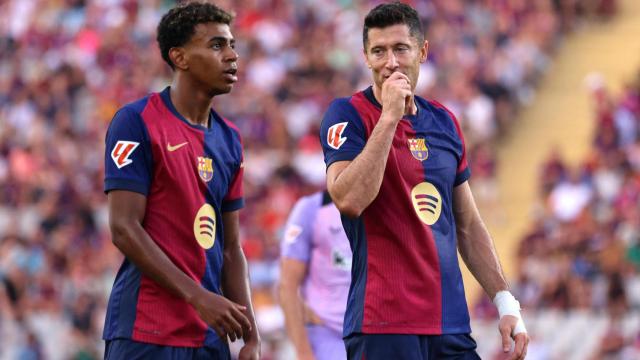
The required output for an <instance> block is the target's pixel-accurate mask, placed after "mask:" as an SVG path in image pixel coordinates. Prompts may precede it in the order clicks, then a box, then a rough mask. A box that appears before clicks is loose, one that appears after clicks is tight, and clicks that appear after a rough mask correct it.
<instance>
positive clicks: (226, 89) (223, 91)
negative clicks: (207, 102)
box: [211, 83, 233, 96]
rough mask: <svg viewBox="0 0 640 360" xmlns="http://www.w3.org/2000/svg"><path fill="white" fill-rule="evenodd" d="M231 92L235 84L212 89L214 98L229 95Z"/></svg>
mask: <svg viewBox="0 0 640 360" xmlns="http://www.w3.org/2000/svg"><path fill="white" fill-rule="evenodd" d="M231 90H233V83H227V84H221V85H218V86H216V87H214V88H213V89H211V93H212V95H213V96H216V95H222V94H228V93H230V92H231Z"/></svg>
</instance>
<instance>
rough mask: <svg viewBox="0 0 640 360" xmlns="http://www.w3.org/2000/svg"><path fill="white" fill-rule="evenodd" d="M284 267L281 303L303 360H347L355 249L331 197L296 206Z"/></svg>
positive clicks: (288, 226) (317, 196)
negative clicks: (345, 322) (344, 332)
mask: <svg viewBox="0 0 640 360" xmlns="http://www.w3.org/2000/svg"><path fill="white" fill-rule="evenodd" d="M280 264H281V265H280V266H281V267H280V269H281V271H280V284H279V285H280V286H279V288H280V303H281V305H282V309H283V310H284V315H285V320H286V327H287V333H288V335H289V338H290V339H291V341H292V342H293V345H294V347H295V348H296V353H297V356H298V359H300V360H309V359H317V360H324V359H326V360H340V359H346V356H347V354H346V352H345V347H344V342H343V341H342V324H343V320H344V310H345V307H346V305H347V295H348V292H349V283H350V281H351V274H350V270H351V248H350V247H349V240H348V239H347V237H346V235H345V233H344V230H343V228H342V223H341V221H340V213H339V212H338V209H337V208H336V207H335V205H334V204H333V202H332V201H331V197H330V196H329V193H327V192H326V191H323V192H319V193H315V194H313V195H310V196H306V197H303V198H302V199H300V200H299V201H298V202H297V203H296V205H295V206H294V208H293V210H292V211H291V214H290V215H289V219H288V220H287V223H286V225H285V232H284V239H283V241H282V245H281V262H280ZM301 296H302V297H301Z"/></svg>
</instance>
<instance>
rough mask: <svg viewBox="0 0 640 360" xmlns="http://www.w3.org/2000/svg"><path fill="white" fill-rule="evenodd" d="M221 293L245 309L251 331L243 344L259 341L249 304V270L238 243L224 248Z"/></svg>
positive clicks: (251, 307)
mask: <svg viewBox="0 0 640 360" xmlns="http://www.w3.org/2000/svg"><path fill="white" fill-rule="evenodd" d="M222 291H223V293H224V296H225V297H227V298H228V299H229V300H231V301H233V302H235V303H238V304H240V305H244V306H246V307H247V311H246V312H245V315H246V316H247V318H248V319H249V321H250V322H251V331H250V332H249V334H247V335H245V336H244V342H245V343H247V342H250V341H256V342H259V341H260V335H259V333H258V326H257V324H256V320H255V315H254V312H253V304H252V302H251V287H250V284H249V270H248V266H247V259H246V258H245V256H244V252H243V251H242V248H241V247H240V245H239V243H236V246H229V247H226V248H225V250H224V265H223V270H222Z"/></svg>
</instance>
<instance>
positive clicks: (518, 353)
mask: <svg viewBox="0 0 640 360" xmlns="http://www.w3.org/2000/svg"><path fill="white" fill-rule="evenodd" d="M453 209H454V215H455V219H456V232H457V236H458V249H459V250H460V255H461V256H462V259H463V260H464V262H465V264H467V267H468V268H469V270H470V271H471V273H472V274H473V276H474V277H475V278H476V279H477V280H478V282H479V283H480V285H482V288H483V289H484V290H485V292H486V293H487V295H489V297H490V298H491V299H493V300H494V303H495V304H496V306H498V311H499V312H500V325H499V330H500V334H501V336H502V345H503V350H504V351H505V352H507V351H509V348H510V337H512V338H513V339H514V340H515V342H516V344H515V349H514V352H513V354H512V357H511V358H512V359H524V357H525V355H526V350H527V344H528V343H529V337H528V335H527V333H526V330H525V328H524V322H523V320H522V317H521V316H520V305H519V304H518V302H517V301H516V300H515V298H513V296H512V295H511V294H510V293H509V292H508V289H509V286H508V284H507V281H506V279H505V277H504V274H503V272H502V267H501V266H500V260H499V259H498V254H497V253H496V249H495V246H494V244H493V240H492V239H491V236H490V235H489V231H487V228H486V226H485V225H484V222H483V221H482V219H481V217H480V213H479V211H478V208H477V207H476V204H475V201H474V199H473V194H472V193H471V189H470V187H469V183H468V182H467V181H465V182H464V183H462V184H460V185H458V186H456V187H455V188H454V189H453ZM503 299H504V300H503ZM503 304H504V305H503Z"/></svg>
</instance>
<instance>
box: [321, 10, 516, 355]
mask: <svg viewBox="0 0 640 360" xmlns="http://www.w3.org/2000/svg"><path fill="white" fill-rule="evenodd" d="M363 43H364V59H365V62H366V65H367V66H368V67H369V68H370V69H371V73H372V77H373V86H371V87H369V88H367V89H365V90H364V91H361V92H358V93H356V94H354V95H352V96H351V97H347V98H340V99H336V100H334V101H333V102H332V103H331V105H330V107H329V109H328V110H327V112H326V114H325V117H324V119H323V122H322V126H321V134H320V137H321V141H322V145H323V150H324V154H325V162H326V164H327V186H328V190H329V193H330V194H331V197H332V198H333V200H334V202H335V204H336V206H337V207H338V209H339V210H340V212H341V214H342V223H343V225H344V229H345V231H346V233H347V237H348V238H349V241H350V242H351V248H352V250H353V264H352V272H351V274H352V282H351V287H350V290H349V299H348V301H347V311H346V314H345V324H344V333H343V336H344V337H345V344H346V348H347V356H348V358H349V359H357V360H360V359H367V360H375V359H407V360H409V359H411V360H413V359H478V358H479V357H478V355H477V353H476V351H475V349H476V343H475V341H474V340H473V339H472V338H471V336H470V332H471V328H470V325H469V313H468V310H467V305H466V300H465V295H464V288H463V284H462V276H461V273H460V269H459V265H458V258H457V255H456V248H457V249H458V250H459V251H460V254H461V255H462V258H463V259H464V261H465V263H466V264H467V266H468V267H469V269H470V270H471V272H472V273H473V275H474V276H475V277H476V279H478V281H479V282H480V284H481V285H482V287H483V288H484V290H485V291H486V293H487V294H488V295H489V296H490V297H491V298H492V299H493V300H494V303H495V304H496V306H497V307H498V312H499V314H500V323H499V332H500V334H501V336H502V345H503V350H504V351H505V352H508V351H509V348H510V346H511V338H513V339H514V340H515V346H514V351H513V352H512V354H511V358H513V359H523V358H524V357H525V355H526V348H527V344H528V336H527V333H526V330H525V328H524V323H523V321H522V318H521V316H520V305H519V303H518V301H517V300H516V299H515V298H514V297H513V296H512V295H511V293H510V292H509V290H508V289H509V288H508V285H507V282H506V280H505V278H504V275H503V273H502V270H501V267H500V263H499V260H498V257H497V255H496V252H495V249H494V245H493V242H492V240H491V238H490V236H489V233H488V232H487V230H486V228H485V226H484V224H483V222H482V220H481V218H480V215H479V213H478V210H477V208H476V205H475V202H474V199H473V196H472V194H471V191H470V189H469V184H468V179H469V177H470V172H469V168H468V166H467V157H466V152H465V145H464V137H463V135H462V132H461V131H460V125H459V124H458V121H457V120H456V118H455V116H454V115H453V114H452V113H451V112H450V111H448V110H447V109H446V108H445V107H444V106H442V105H441V104H439V103H437V102H435V101H429V100H426V99H423V98H421V97H419V96H417V95H415V93H414V91H415V86H416V82H417V80H418V74H419V69H420V64H421V63H423V62H425V61H426V59H427V47H428V42H427V41H425V40H424V35H423V31H422V27H421V24H420V20H419V17H418V14H417V12H416V11H415V10H414V9H413V8H411V7H410V6H408V5H405V4H401V3H398V2H395V3H389V4H381V5H379V6H377V7H375V8H374V9H373V10H371V11H370V12H369V14H368V15H367V16H366V18H365V22H364V30H363Z"/></svg>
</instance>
